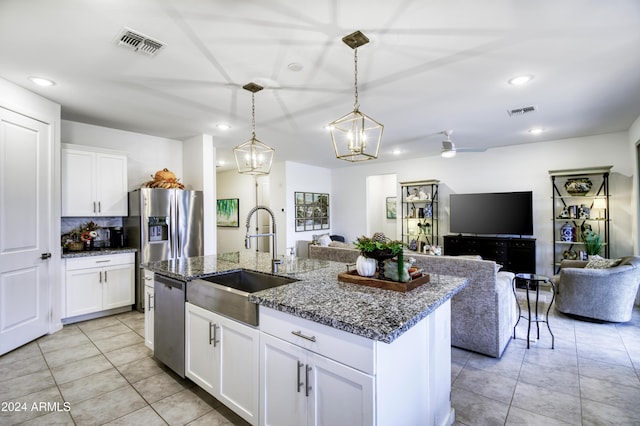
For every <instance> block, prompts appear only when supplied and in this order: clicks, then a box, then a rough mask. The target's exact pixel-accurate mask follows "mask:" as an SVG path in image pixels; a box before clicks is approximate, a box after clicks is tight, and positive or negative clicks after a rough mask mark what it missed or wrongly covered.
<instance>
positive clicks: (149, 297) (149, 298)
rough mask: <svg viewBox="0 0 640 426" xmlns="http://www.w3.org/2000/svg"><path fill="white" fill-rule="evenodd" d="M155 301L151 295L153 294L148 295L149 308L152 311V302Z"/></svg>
mask: <svg viewBox="0 0 640 426" xmlns="http://www.w3.org/2000/svg"><path fill="white" fill-rule="evenodd" d="M152 300H153V296H152V295H151V293H148V294H147V308H148V309H149V310H150V311H151V310H153V305H152V304H151V301H152Z"/></svg>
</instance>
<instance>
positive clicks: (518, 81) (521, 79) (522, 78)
mask: <svg viewBox="0 0 640 426" xmlns="http://www.w3.org/2000/svg"><path fill="white" fill-rule="evenodd" d="M531 80H533V76H532V75H531V74H528V75H519V76H517V77H513V78H512V79H510V80H509V81H508V83H509V84H511V85H512V86H520V85H522V84H525V83H528V82H530V81H531Z"/></svg>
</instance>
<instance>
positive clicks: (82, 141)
mask: <svg viewBox="0 0 640 426" xmlns="http://www.w3.org/2000/svg"><path fill="white" fill-rule="evenodd" d="M61 133H62V134H61V138H62V142H63V143H73V144H77V145H87V146H95V147H100V148H108V149H114V150H117V151H121V152H124V153H126V154H127V157H128V162H127V173H128V181H129V185H128V190H129V191H132V190H134V189H138V188H140V186H141V185H142V184H143V183H144V182H146V181H149V180H151V179H152V175H153V174H154V173H155V172H156V171H157V170H160V169H164V168H165V167H166V168H168V169H169V170H171V171H172V172H174V173H175V174H176V176H177V177H178V178H181V179H180V181H181V182H182V183H184V184H185V185H188V184H189V182H188V181H185V180H184V177H183V174H182V171H183V168H182V142H181V141H178V140H174V139H166V138H159V137H156V136H149V135H144V134H141V133H134V132H127V131H125V130H118V129H110V128H108V127H101V126H94V125H91V124H84V123H78V122H75V121H66V120H62V131H61Z"/></svg>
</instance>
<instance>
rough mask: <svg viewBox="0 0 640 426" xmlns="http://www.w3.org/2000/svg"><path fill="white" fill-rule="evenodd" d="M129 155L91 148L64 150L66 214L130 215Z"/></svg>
mask: <svg viewBox="0 0 640 426" xmlns="http://www.w3.org/2000/svg"><path fill="white" fill-rule="evenodd" d="M127 214H128V212H127V157H126V155H121V154H117V153H109V152H106V151H105V150H98V149H95V148H91V147H84V146H79V145H64V146H63V149H62V216H66V217H69V216H79V217H87V216H126V215H127Z"/></svg>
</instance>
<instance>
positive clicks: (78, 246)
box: [67, 241, 84, 251]
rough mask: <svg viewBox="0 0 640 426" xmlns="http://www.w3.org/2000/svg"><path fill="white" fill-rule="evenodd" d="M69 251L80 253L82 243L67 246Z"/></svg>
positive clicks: (82, 246)
mask: <svg viewBox="0 0 640 426" xmlns="http://www.w3.org/2000/svg"><path fill="white" fill-rule="evenodd" d="M67 248H68V249H69V251H81V250H82V249H84V243H83V242H82V241H73V242H71V243H69V244H68V245H67Z"/></svg>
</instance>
